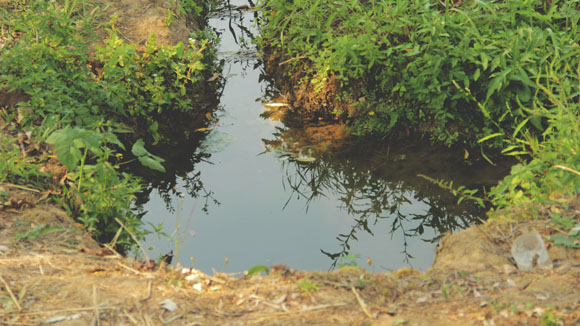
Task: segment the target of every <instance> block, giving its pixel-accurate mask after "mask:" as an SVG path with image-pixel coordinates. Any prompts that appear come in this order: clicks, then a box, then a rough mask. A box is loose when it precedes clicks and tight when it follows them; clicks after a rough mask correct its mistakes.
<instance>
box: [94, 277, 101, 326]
mask: <svg viewBox="0 0 580 326" xmlns="http://www.w3.org/2000/svg"><path fill="white" fill-rule="evenodd" d="M93 308H94V311H95V318H96V321H97V326H101V317H100V316H99V307H98V306H97V287H96V286H95V285H94V284H93Z"/></svg>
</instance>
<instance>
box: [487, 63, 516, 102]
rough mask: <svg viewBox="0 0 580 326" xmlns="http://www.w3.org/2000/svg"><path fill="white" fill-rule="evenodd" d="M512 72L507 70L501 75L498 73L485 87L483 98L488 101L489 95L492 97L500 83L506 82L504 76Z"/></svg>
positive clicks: (509, 69)
mask: <svg viewBox="0 0 580 326" xmlns="http://www.w3.org/2000/svg"><path fill="white" fill-rule="evenodd" d="M510 72H512V69H511V68H508V69H506V70H504V71H502V72H501V73H499V74H498V75H497V76H495V77H494V78H493V79H492V80H491V82H490V83H489V85H488V86H487V95H486V96H485V98H486V100H488V99H489V98H490V97H491V95H493V92H495V91H496V90H498V89H499V88H500V87H501V85H502V83H503V82H504V81H505V80H506V76H507V75H508V74H509V73H510Z"/></svg>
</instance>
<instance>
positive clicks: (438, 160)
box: [144, 1, 507, 273]
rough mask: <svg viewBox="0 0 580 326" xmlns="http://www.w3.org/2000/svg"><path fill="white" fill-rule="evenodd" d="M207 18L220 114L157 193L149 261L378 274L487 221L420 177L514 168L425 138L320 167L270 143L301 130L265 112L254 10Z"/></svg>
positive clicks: (477, 176)
mask: <svg viewBox="0 0 580 326" xmlns="http://www.w3.org/2000/svg"><path fill="white" fill-rule="evenodd" d="M243 4H245V3H243V2H242V1H240V3H238V4H237V5H243ZM232 5H233V6H235V5H236V4H234V3H232ZM240 17H242V18H243V19H240ZM230 18H231V21H230ZM210 24H211V26H213V27H214V28H215V29H216V30H217V31H218V32H219V33H220V34H221V48H220V53H221V54H220V58H221V59H223V60H224V61H225V66H224V71H223V76H224V77H225V78H226V81H225V86H224V90H223V95H222V96H221V99H220V106H221V109H220V110H218V111H217V112H216V114H217V115H218V116H219V118H218V119H217V122H216V124H215V125H213V126H211V128H210V129H211V131H208V132H207V136H206V137H205V138H204V139H203V140H202V142H201V143H200V144H199V143H193V144H191V143H189V144H183V152H184V153H190V155H191V157H190V158H188V159H184V160H186V161H188V162H189V171H186V172H185V173H184V174H183V175H181V176H178V177H177V185H176V187H175V189H173V190H174V191H172V192H167V191H159V190H153V192H152V193H151V194H150V196H149V201H148V202H147V203H146V204H145V206H144V208H145V210H146V211H147V214H146V215H145V216H144V220H145V221H146V222H150V223H152V224H154V225H158V224H160V223H163V224H164V231H165V232H167V233H168V234H169V235H170V236H171V239H167V238H164V237H161V238H158V237H156V236H154V235H151V236H149V237H148V238H147V241H146V246H147V247H149V248H150V250H151V253H150V256H151V257H158V256H159V255H162V254H165V253H167V252H168V251H170V250H173V251H174V253H176V254H178V260H179V261H180V262H181V263H182V264H184V265H186V266H190V265H191V258H193V260H194V261H193V264H194V266H195V267H196V268H198V269H201V270H202V271H204V272H207V273H211V272H212V271H213V270H215V271H218V272H240V271H242V270H247V269H249V268H251V267H252V266H255V265H278V264H284V265H289V266H290V267H292V268H297V269H304V270H321V271H326V270H328V269H329V268H333V267H336V266H338V265H340V264H344V263H352V262H355V263H356V264H358V265H363V266H366V267H367V268H368V269H370V270H374V271H383V270H391V269H398V268H401V267H404V266H412V267H415V268H418V269H420V270H424V269H426V268H427V267H429V266H430V265H431V264H432V261H433V258H434V251H435V250H434V248H435V245H436V242H437V239H438V237H439V235H440V233H441V232H444V231H446V230H448V229H451V230H453V229H458V228H462V227H465V226H467V225H469V224H470V223H472V222H474V221H477V220H479V219H480V218H483V217H484V211H483V210H482V209H480V208H478V207H477V206H476V205H475V204H473V203H469V202H463V203H462V204H461V205H457V203H456V202H457V199H456V198H454V197H452V196H451V195H450V194H449V193H448V192H447V191H445V190H442V189H440V188H439V187H437V186H435V185H433V184H432V183H429V182H427V181H425V180H424V179H421V178H418V177H417V174H420V173H421V174H426V175H429V176H431V177H433V178H440V179H445V180H453V181H455V183H456V184H465V185H466V186H470V187H480V186H482V185H486V186H489V185H492V184H493V183H495V182H496V180H497V179H498V178H500V177H501V176H502V175H503V174H504V173H506V172H507V170H506V168H502V169H499V168H497V167H492V166H490V165H488V164H486V163H482V162H469V161H464V160H463V157H464V155H463V153H462V152H461V153H456V152H452V151H446V150H444V149H442V148H436V147H433V146H431V145H430V144H429V143H428V141H412V142H409V143H406V144H396V143H387V142H384V143H380V142H377V143H372V142H368V141H367V142H364V143H358V144H353V145H350V146H346V147H344V146H343V148H342V149H341V150H340V151H338V152H336V153H334V155H329V156H328V157H322V158H319V159H317V160H315V161H313V162H297V161H293V160H288V159H287V157H286V156H281V155H277V154H276V153H275V151H272V148H271V144H272V142H273V141H278V142H282V143H283V142H292V141H293V139H294V138H292V137H293V136H290V137H289V136H287V135H288V134H291V133H292V132H296V133H300V130H289V129H288V127H286V126H284V125H283V124H282V123H281V122H278V121H274V120H270V119H265V118H262V117H261V116H260V115H261V114H262V113H263V112H264V110H265V106H264V105H263V102H267V101H269V100H270V99H268V98H267V95H266V93H267V91H269V90H271V89H272V86H271V85H269V84H267V83H265V82H262V81H261V80H262V79H263V78H260V76H261V74H263V72H262V68H261V66H260V62H259V59H258V58H257V57H256V56H254V55H252V54H251V53H250V55H247V54H248V53H247V49H245V48H242V47H240V45H238V43H240V41H242V37H243V36H242V35H244V33H245V31H248V30H249V31H253V32H255V28H254V27H252V26H253V25H254V22H253V13H250V12H247V13H241V14H239V16H238V17H235V16H234V17H222V18H214V19H211V23H210ZM239 26H242V28H240V27H239ZM231 29H233V32H234V33H232V31H231ZM233 35H236V36H235V37H236V39H234V36H233ZM236 41H237V42H236ZM246 41H249V40H248V39H246ZM239 51H242V52H243V53H240V52H239ZM295 138H299V136H296V137H295ZM268 150H269V151H268ZM278 154H279V153H278ZM370 262H372V265H370V266H369V265H368V264H369V263H370Z"/></svg>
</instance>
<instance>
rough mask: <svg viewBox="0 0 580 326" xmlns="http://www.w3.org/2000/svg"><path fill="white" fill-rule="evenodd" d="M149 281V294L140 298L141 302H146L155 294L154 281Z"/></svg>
mask: <svg viewBox="0 0 580 326" xmlns="http://www.w3.org/2000/svg"><path fill="white" fill-rule="evenodd" d="M148 283H149V284H148V285H149V286H148V290H147V296H146V297H145V298H143V299H141V300H139V301H141V302H145V301H147V300H149V299H151V295H153V281H152V280H149V282H148Z"/></svg>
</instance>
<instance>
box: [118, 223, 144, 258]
mask: <svg viewBox="0 0 580 326" xmlns="http://www.w3.org/2000/svg"><path fill="white" fill-rule="evenodd" d="M115 221H117V223H119V224H120V225H121V227H123V228H124V229H125V231H127V232H128V233H129V235H130V236H131V238H133V240H134V241H135V243H137V246H139V249H141V252H142V253H143V255H144V256H145V259H147V266H148V267H151V266H149V264H150V263H151V259H149V255H148V254H147V251H146V250H145V248H143V246H142V245H141V243H140V242H139V240H137V237H136V236H135V234H133V232H131V230H129V229H128V228H127V227H126V226H125V224H123V222H121V221H120V220H119V219H118V218H116V217H115Z"/></svg>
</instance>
